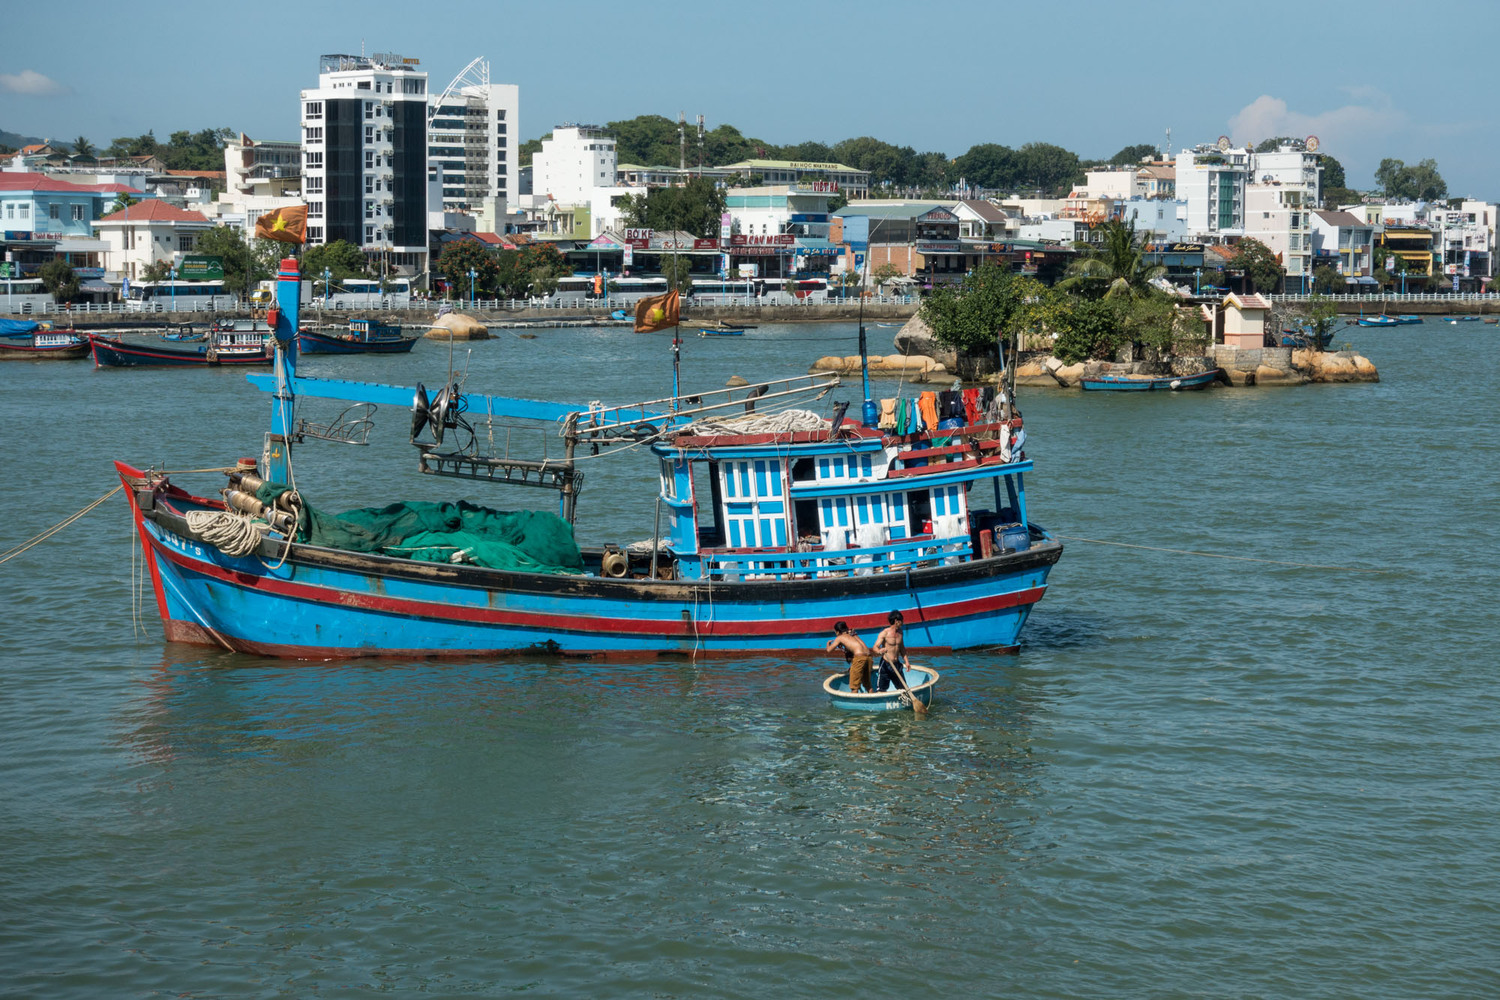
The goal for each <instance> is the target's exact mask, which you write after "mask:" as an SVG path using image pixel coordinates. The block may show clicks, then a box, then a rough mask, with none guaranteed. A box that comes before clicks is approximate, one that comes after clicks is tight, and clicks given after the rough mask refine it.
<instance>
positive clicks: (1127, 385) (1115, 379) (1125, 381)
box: [1080, 368, 1223, 392]
mask: <svg viewBox="0 0 1500 1000" xmlns="http://www.w3.org/2000/svg"><path fill="white" fill-rule="evenodd" d="M1222 374H1223V371H1222V370H1221V369H1219V368H1211V369H1209V370H1208V371H1206V372H1199V373H1198V374H1196V375H1134V376H1132V375H1096V376H1094V377H1093V378H1085V379H1082V380H1080V381H1081V383H1082V385H1083V388H1084V390H1085V391H1087V392H1151V391H1153V390H1166V391H1168V392H1175V391H1178V390H1181V389H1202V388H1204V387H1205V386H1208V385H1211V384H1213V383H1214V382H1215V381H1217V380H1218V379H1219V377H1220V376H1221V375H1222Z"/></svg>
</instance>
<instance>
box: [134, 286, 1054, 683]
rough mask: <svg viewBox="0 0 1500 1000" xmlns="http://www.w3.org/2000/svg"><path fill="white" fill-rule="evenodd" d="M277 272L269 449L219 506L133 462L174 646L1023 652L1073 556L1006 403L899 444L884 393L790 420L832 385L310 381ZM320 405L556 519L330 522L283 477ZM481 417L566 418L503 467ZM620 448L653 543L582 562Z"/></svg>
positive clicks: (448, 510)
mask: <svg viewBox="0 0 1500 1000" xmlns="http://www.w3.org/2000/svg"><path fill="white" fill-rule="evenodd" d="M278 284H279V291H278V295H279V299H280V309H279V310H277V311H276V312H275V314H273V316H272V319H273V320H274V323H275V331H276V339H275V342H276V348H277V351H276V359H277V360H276V369H275V373H274V374H273V375H251V376H249V379H250V381H251V382H252V383H254V384H256V385H257V386H259V387H260V388H262V389H265V390H267V391H268V392H270V393H271V400H272V407H271V409H272V421H271V429H270V431H269V433H267V435H266V437H265V442H264V448H263V453H262V456H261V459H260V461H259V462H258V463H248V464H247V463H242V465H241V467H240V468H239V469H238V470H237V471H236V472H235V473H233V474H232V476H231V482H230V488H227V489H225V490H223V491H222V493H221V495H220V496H216V497H205V496H197V495H194V494H192V493H190V492H188V491H186V490H184V489H182V488H180V487H178V486H177V485H176V484H174V483H172V482H171V481H170V479H169V477H168V476H166V475H165V474H162V473H158V472H154V471H151V470H143V469H139V468H135V467H132V466H129V465H127V464H125V463H116V466H117V470H118V472H119V474H120V476H121V479H122V482H123V483H124V485H125V487H126V493H127V495H128V496H129V498H130V504H131V509H132V513H133V516H134V520H135V524H136V527H137V530H138V532H139V536H140V543H141V545H142V548H143V550H144V552H145V555H146V565H147V567H148V571H149V574H150V578H151V580H152V583H153V588H154V591H155V595H156V603H157V608H158V610H159V612H160V614H161V616H162V620H163V622H164V624H165V632H166V637H167V638H168V639H169V640H173V641H182V642H196V643H207V644H216V645H221V646H223V647H225V648H228V649H233V650H238V651H242V652H248V653H255V654H262V655H272V656H284V657H294V658H310V659H328V658H343V657H351V656H370V655H376V656H444V655H448V656H453V655H498V654H503V653H508V652H528V653H534V652H540V653H555V654H559V655H565V656H620V657H628V656H634V657H641V658H656V657H661V656H664V655H673V654H677V655H684V656H696V655H739V654H745V653H758V652H781V653H800V654H806V653H813V652H816V653H818V654H821V653H822V652H823V651H824V647H825V643H826V640H827V637H828V634H829V631H830V628H831V625H832V623H833V622H834V621H835V620H843V621H846V622H848V624H849V626H850V627H851V628H853V629H855V630H866V631H872V630H875V629H877V628H880V627H883V626H884V624H885V621H886V615H887V613H888V612H889V611H891V610H893V609H899V610H901V611H902V612H903V613H904V616H905V619H906V623H907V629H906V641H907V644H908V646H909V647H910V648H912V649H914V650H929V651H946V650H954V649H967V648H975V647H1000V648H1009V647H1014V646H1015V645H1016V643H1017V637H1018V636H1019V633H1020V631H1021V628H1022V626H1023V625H1024V623H1025V622H1026V619H1027V616H1028V615H1029V613H1030V611H1031V608H1032V607H1033V606H1034V605H1035V604H1036V602H1037V601H1039V600H1041V598H1042V595H1043V594H1044V593H1045V591H1046V586H1047V576H1048V573H1049V571H1050V570H1051V568H1052V566H1053V565H1054V564H1055V563H1056V562H1057V560H1058V558H1059V556H1060V555H1061V554H1062V545H1061V543H1059V542H1058V541H1057V540H1056V539H1055V538H1053V537H1052V536H1051V535H1050V534H1049V533H1048V532H1046V531H1045V530H1043V529H1042V528H1040V527H1038V526H1037V525H1035V524H1033V523H1032V522H1031V521H1030V520H1029V519H1028V511H1027V499H1026V491H1025V485H1024V479H1025V474H1026V473H1027V472H1029V471H1030V470H1031V468H1032V463H1031V462H1030V461H1029V460H1028V459H1027V458H1026V456H1025V454H1024V452H1023V451H1022V445H1023V444H1024V438H1025V434H1024V432H1023V431H1022V426H1021V417H1020V414H1019V412H1017V411H1016V410H1015V408H1014V406H1013V403H1012V398H1013V397H1012V396H1011V395H1010V394H1008V393H999V394H997V396H996V398H995V400H994V401H993V402H992V403H991V404H990V406H989V407H988V408H987V409H986V410H984V411H983V412H977V413H973V415H972V417H971V418H970V419H964V420H949V421H947V422H948V423H949V424H954V423H957V424H960V426H947V427H919V426H915V425H911V426H905V427H902V428H899V429H898V430H899V431H901V432H900V433H892V432H889V431H882V430H880V429H878V428H877V427H874V426H870V425H872V424H875V423H876V420H875V419H874V418H875V407H874V405H873V403H872V402H871V401H870V400H869V399H868V398H867V399H866V401H865V406H864V410H863V413H864V421H863V422H860V421H855V420H850V419H846V418H845V417H844V411H845V407H846V404H837V405H836V406H834V408H833V412H832V413H831V415H830V416H827V417H824V416H822V415H820V414H818V413H816V412H814V411H812V410H806V409H795V408H792V407H793V405H794V404H795V403H797V402H800V401H805V400H810V399H814V398H819V399H820V398H823V397H824V396H826V395H827V394H828V393H829V392H830V391H831V390H833V389H834V388H836V387H837V386H838V385H839V380H838V377H837V376H836V375H832V374H813V375H808V376H801V377H797V378H791V379H780V380H776V381H770V382H763V383H759V384H755V385H750V386H746V387H743V388H737V389H722V390H717V391H716V392H707V393H702V394H699V395H695V396H684V395H682V394H680V393H679V392H678V391H677V389H676V379H675V376H674V395H673V396H672V397H670V398H668V399H664V400H656V401H651V402H648V403H638V404H631V405H629V406H605V405H602V404H597V403H595V404H589V405H583V406H570V405H565V404H559V403H548V402H540V401H536V400H523V399H513V398H507V397H499V396H481V395H478V394H473V393H466V392H464V391H462V387H461V385H460V384H459V383H456V382H450V383H449V384H447V385H445V386H444V387H443V388H442V389H440V390H438V391H437V392H436V393H435V394H432V395H430V396H429V394H428V393H427V391H426V390H425V389H424V388H423V387H422V386H420V385H418V386H416V387H402V386H386V385H378V384H372V383H362V382H350V381H337V380H323V379H313V378H308V377H304V376H301V375H298V374H297V370H296V361H297V350H296V339H297V338H296V330H297V313H298V306H299V303H298V301H297V291H298V273H297V267H296V261H294V260H287V261H283V263H282V269H281V272H280V275H279V282H278ZM675 342H676V338H675V337H674V344H675ZM867 385H868V383H867ZM736 393H738V394H739V398H737V399H736V398H734V394H736ZM865 394H866V397H868V396H869V392H868V388H867V389H866V393H865ZM303 396H319V397H323V398H331V399H339V400H348V401H351V402H357V403H368V404H378V405H391V404H395V405H397V406H401V407H403V408H408V407H409V408H410V411H411V413H412V422H411V433H410V439H411V442H412V444H413V445H415V457H416V459H417V462H416V464H417V466H418V468H419V469H420V471H422V472H424V473H427V474H431V475H439V476H449V477H454V478H461V479H467V480H470V481H475V480H478V481H488V482H494V483H501V484H504V483H509V484H513V485H525V486H530V487H539V486H540V487H546V488H550V489H553V490H555V491H556V493H557V510H558V513H557V514H556V515H554V514H551V513H550V512H528V511H522V512H519V513H517V514H502V513H500V512H496V511H491V510H488V509H487V508H481V507H476V506H473V505H470V504H457V505H432V506H431V508H429V509H419V507H418V505H397V506H392V507H386V508H367V509H365V510H362V511H353V512H347V513H346V514H344V515H338V516H332V515H328V514H324V513H322V512H320V511H317V510H315V509H314V508H313V507H312V506H311V505H310V504H309V503H308V502H307V499H306V498H303V497H301V496H300V495H299V494H298V493H297V491H295V490H290V489H287V488H286V487H284V486H280V485H278V484H280V483H288V482H291V481H292V476H291V474H290V471H291V462H292V451H293V446H294V445H295V444H296V443H297V442H298V441H300V440H301V438H302V436H303V435H304V432H306V433H313V434H314V436H332V435H319V434H316V433H314V432H312V431H309V429H308V425H307V424H306V421H305V420H304V421H299V420H298V419H297V416H296V407H297V400H298V398H299V397H303ZM971 412H972V411H971ZM466 414H467V416H466ZM479 414H487V415H488V416H489V417H490V418H491V419H493V418H495V417H501V416H503V417H505V418H507V419H517V420H534V421H536V420H540V421H548V422H555V423H556V424H557V425H558V426H559V427H560V428H561V431H562V435H563V440H564V445H565V453H564V457H563V458H561V459H558V458H556V457H552V458H550V459H549V458H543V459H521V458H512V457H510V456H509V455H494V454H486V453H483V452H482V451H481V448H480V444H481V442H483V441H484V440H485V438H486V435H484V434H482V433H476V428H475V427H474V426H471V425H470V424H469V422H468V418H469V417H474V418H475V419H476V420H477V419H478V415H479ZM621 446H634V447H632V448H631V449H630V453H631V454H634V455H650V456H652V461H653V464H656V465H657V466H658V467H659V472H660V488H659V492H658V496H657V505H656V510H657V515H656V523H655V524H654V525H643V526H641V527H640V529H639V533H640V534H644V533H645V531H646V530H647V529H650V530H651V532H652V534H651V540H650V541H649V542H646V543H645V544H643V545H640V546H618V547H617V546H612V545H606V546H603V547H601V548H596V549H591V550H580V549H578V547H577V546H576V543H574V542H573V535H572V519H573V515H574V513H575V511H576V505H577V502H578V498H579V490H580V488H581V486H582V483H583V472H582V471H581V470H580V469H579V467H578V466H579V463H580V461H581V459H582V458H584V457H592V456H593V455H595V454H598V453H600V452H608V451H609V450H611V449H612V448H619V447H621ZM647 449H649V450H647ZM248 465H254V466H255V467H254V468H250V467H248ZM518 518H520V519H522V520H517V519H518ZM417 522H420V524H421V530H420V531H408V530H407V529H408V528H409V527H410V526H411V525H412V524H415V523H417ZM428 529H432V530H428ZM449 529H453V530H455V531H456V532H457V533H456V534H454V535H453V536H451V537H450V536H445V535H442V534H441V531H442V530H449ZM497 552H498V553H499V554H498V555H496V554H495V553H497Z"/></svg>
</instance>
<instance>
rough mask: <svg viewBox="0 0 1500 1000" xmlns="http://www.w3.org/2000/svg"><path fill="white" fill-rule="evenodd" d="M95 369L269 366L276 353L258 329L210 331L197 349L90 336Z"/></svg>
mask: <svg viewBox="0 0 1500 1000" xmlns="http://www.w3.org/2000/svg"><path fill="white" fill-rule="evenodd" d="M88 338H89V340H88V342H89V350H91V351H92V352H93V355H94V367H96V368H212V367H220V366H225V365H268V364H270V363H271V361H272V359H273V357H274V352H273V351H272V349H271V347H270V345H269V344H268V343H267V339H266V334H265V333H264V332H263V331H261V330H256V329H253V328H251V329H240V328H238V327H234V328H231V329H211V330H210V331H209V333H208V336H207V338H206V339H205V340H204V341H203V342H202V343H201V344H200V345H199V346H197V347H163V346H161V345H159V344H154V343H149V342H142V341H127V340H125V339H123V338H121V337H110V336H106V335H104V334H99V333H91V334H89V335H88Z"/></svg>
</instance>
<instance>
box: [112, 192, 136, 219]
mask: <svg viewBox="0 0 1500 1000" xmlns="http://www.w3.org/2000/svg"><path fill="white" fill-rule="evenodd" d="M138 201H140V199H139V198H132V197H130V195H128V194H125V193H124V192H123V191H122V192H120V193H119V194H117V195H115V200H114V201H113V202H111V203H110V206H109V211H107V212H105V213H104V214H105V215H114V214H115V213H116V212H123V211H125V210H126V209H127V208H129V207H130V206H131V205H134V204H136V202H138Z"/></svg>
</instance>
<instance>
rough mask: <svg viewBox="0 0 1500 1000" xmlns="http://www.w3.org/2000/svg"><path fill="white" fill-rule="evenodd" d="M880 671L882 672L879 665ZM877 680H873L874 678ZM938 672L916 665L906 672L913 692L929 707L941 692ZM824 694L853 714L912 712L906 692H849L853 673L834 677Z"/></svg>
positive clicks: (891, 690) (830, 700)
mask: <svg viewBox="0 0 1500 1000" xmlns="http://www.w3.org/2000/svg"><path fill="white" fill-rule="evenodd" d="M876 669H877V670H878V669H879V665H878V664H877V666H876ZM872 680H873V678H872ZM937 682H938V672H937V671H936V670H933V669H932V668H931V667H922V666H918V665H917V664H915V663H913V664H912V665H911V666H910V668H909V669H908V670H907V671H906V683H907V684H908V685H909V686H910V687H911V693H912V694H913V695H915V696H916V698H917V700H918V701H920V702H921V703H922V704H923V705H925V706H927V707H929V708H930V707H931V706H932V696H933V693H934V692H935V691H936V690H937ZM823 691H824V692H825V693H826V694H827V695H828V700H829V702H830V703H832V704H833V706H834V707H835V708H842V709H845V710H847V711H850V712H910V711H912V707H911V702H910V701H909V700H908V701H905V702H903V700H902V699H903V698H906V692H905V691H900V690H897V689H896V688H891V689H890V690H889V691H854V692H851V691H850V690H849V672H848V671H847V670H846V671H844V672H843V673H841V674H833V675H832V676H830V677H829V678H828V679H827V680H825V681H824V682H823Z"/></svg>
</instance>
